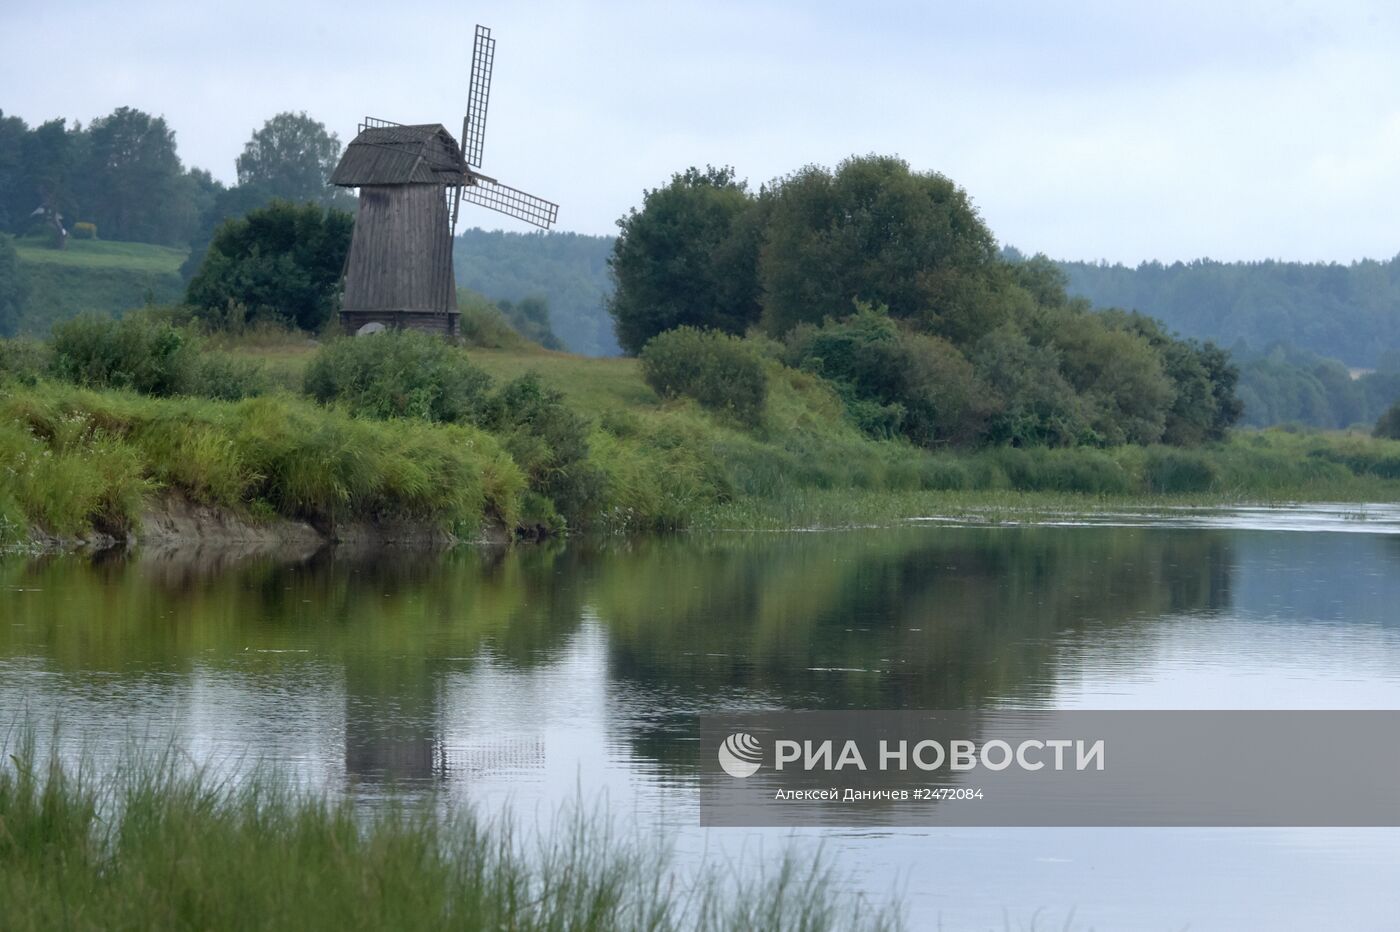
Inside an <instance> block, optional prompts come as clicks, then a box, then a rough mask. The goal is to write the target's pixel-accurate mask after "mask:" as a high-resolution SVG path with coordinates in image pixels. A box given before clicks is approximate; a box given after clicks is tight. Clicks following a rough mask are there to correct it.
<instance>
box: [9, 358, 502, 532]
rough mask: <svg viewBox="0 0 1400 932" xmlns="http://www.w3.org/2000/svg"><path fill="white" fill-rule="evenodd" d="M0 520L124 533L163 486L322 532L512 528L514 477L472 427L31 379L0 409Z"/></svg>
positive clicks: (291, 403)
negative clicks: (389, 525)
mask: <svg viewBox="0 0 1400 932" xmlns="http://www.w3.org/2000/svg"><path fill="white" fill-rule="evenodd" d="M0 475H3V476H4V477H5V482H4V483H3V484H0V515H8V521H9V522H10V525H11V529H10V536H11V537H12V538H13V537H14V536H16V533H17V532H16V531H15V529H14V524H15V523H17V522H19V523H22V524H23V525H25V526H26V528H27V526H37V527H38V528H40V529H41V530H42V531H44V532H47V533H49V534H52V535H55V536H60V537H64V536H79V535H81V534H83V533H84V532H85V531H88V530H99V531H108V532H117V533H121V532H125V531H127V530H130V529H132V528H134V527H135V526H136V525H137V523H138V522H139V519H140V516H141V511H142V508H143V505H144V503H145V501H146V500H147V499H148V497H149V495H150V494H151V493H153V492H156V491H158V490H162V489H164V490H170V491H174V492H177V493H180V494H182V495H184V496H186V497H188V498H189V499H191V500H193V501H195V502H197V503H201V504H207V505H213V506H219V507H223V508H228V509H234V510H240V511H243V512H245V513H247V514H250V515H253V516H257V515H268V514H279V515H283V516H286V517H290V518H297V519H303V520H307V521H310V522H312V523H314V524H317V525H318V526H321V527H323V528H327V529H334V528H335V526H336V525H337V524H338V523H340V522H346V521H378V520H385V519H388V520H402V519H409V520H414V521H419V522H422V523H423V524H425V525H428V526H433V527H437V528H441V529H443V530H452V531H457V532H463V533H467V532H471V531H473V530H475V529H476V528H477V527H479V526H480V525H481V524H482V523H483V522H485V521H490V522H503V523H505V524H507V526H509V525H511V524H513V522H514V521H515V519H516V517H517V514H518V511H519V507H520V496H521V494H522V491H523V489H524V478H523V476H522V475H521V473H520V470H519V469H518V468H516V466H515V464H514V463H513V462H512V461H511V459H510V457H509V455H508V454H506V453H505V452H504V451H503V450H502V449H501V447H500V445H499V444H498V443H497V442H496V440H495V439H494V438H493V437H491V435H489V434H487V433H484V432H483V431H480V430H476V429H474V428H471V427H466V426H458V425H429V424H425V423H420V422H414V421H407V420H397V421H370V420H361V419H356V418H352V417H350V416H349V415H347V414H345V413H342V412H339V411H335V410H327V409H324V408H320V407H318V406H316V405H313V404H311V403H309V402H303V401H298V400H296V399H292V398H288V397H285V396H270V397H264V398H255V399H249V400H246V401H242V402H237V403H226V402H218V401H207V400H199V399H190V398H178V399H158V398H148V397H144V396H139V395H135V394H131V393H127V392H113V391H107V392H96V391H88V390H84V389H78V388H73V387H69V386H61V385H55V384H52V383H41V384H40V385H38V386H35V387H33V388H21V389H18V390H15V391H13V392H12V393H10V394H9V395H8V397H4V398H3V399H0Z"/></svg>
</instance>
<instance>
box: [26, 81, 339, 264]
mask: <svg viewBox="0 0 1400 932" xmlns="http://www.w3.org/2000/svg"><path fill="white" fill-rule="evenodd" d="M340 149H341V145H340V140H339V138H338V137H337V136H336V135H335V134H334V133H331V132H328V131H327V130H326V128H325V126H324V125H323V124H321V123H320V122H318V121H316V120H314V119H312V118H310V117H308V116H307V115H306V114H304V113H280V114H278V115H276V116H274V117H272V118H271V119H269V120H268V121H267V122H266V123H265V124H264V125H263V126H262V127H261V128H259V129H257V130H256V131H254V132H253V134H252V136H251V138H250V139H249V140H248V142H247V144H246V145H245V146H244V149H243V152H242V153H241V154H240V155H239V156H238V159H237V162H236V167H237V171H238V181H237V183H236V184H234V185H232V186H228V185H225V184H224V183H222V182H221V181H219V180H217V179H215V178H214V177H213V176H212V175H211V174H210V173H209V172H208V171H206V170H204V169H202V168H195V167H186V166H185V165H184V163H183V162H182V161H181V159H180V156H179V152H178V149H177V147H176V141H175V131H174V130H173V129H171V128H170V126H169V125H168V124H167V123H166V121H165V118H164V117H160V116H153V115H151V114H149V113H146V112H144V111H142V110H138V109H136V108H134V107H118V108H117V109H116V110H113V111H112V112H111V113H110V114H108V115H106V116H101V117H97V118H96V119H94V120H92V121H91V122H90V123H88V124H87V125H83V124H82V123H81V122H77V121H74V122H72V123H69V121H68V120H67V119H65V118H57V119H52V120H48V121H46V122H43V123H40V124H38V125H36V126H29V125H28V124H27V123H25V121H24V120H22V119H21V118H19V117H17V116H13V115H9V116H7V115H5V113H4V112H3V111H0V230H3V231H4V232H7V233H10V234H13V235H16V236H25V235H33V236H36V237H41V238H45V239H48V240H49V241H51V242H52V243H53V244H54V245H55V246H58V247H62V246H63V245H65V242H66V238H67V237H69V236H86V237H98V238H103V239H112V240H123V241H130V242H141V243H155V244H157V245H163V246H176V247H188V246H191V245H194V246H195V247H196V251H200V250H199V249H198V247H200V246H201V245H203V244H207V243H208V241H209V239H210V238H211V237H212V235H213V230H214V229H215V228H216V227H217V226H218V225H219V223H221V222H222V221H223V220H224V219H227V218H228V217H233V216H241V215H242V214H244V213H246V212H247V211H248V210H249V209H251V208H252V207H258V206H262V205H264V204H267V203H268V202H270V201H271V200H273V199H274V198H284V199H287V200H292V201H306V200H309V201H315V202H317V203H321V204H325V205H330V204H337V203H338V204H342V205H343V204H345V203H349V201H348V196H347V195H345V194H343V193H341V192H339V191H337V190H336V189H330V188H327V187H326V181H327V179H328V178H329V177H330V173H331V171H332V170H333V169H334V168H335V164H336V162H337V160H338V159H339V158H340ZM197 267H198V262H197V261H196V262H195V263H194V264H193V265H192V266H191V269H190V271H191V272H192V271H193V269H195V268H197ZM186 277H188V275H187V276H186Z"/></svg>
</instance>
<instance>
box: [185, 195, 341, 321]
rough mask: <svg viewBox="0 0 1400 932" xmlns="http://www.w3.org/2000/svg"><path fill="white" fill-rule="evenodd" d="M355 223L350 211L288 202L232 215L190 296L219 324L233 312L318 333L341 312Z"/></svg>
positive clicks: (193, 281)
mask: <svg viewBox="0 0 1400 932" xmlns="http://www.w3.org/2000/svg"><path fill="white" fill-rule="evenodd" d="M353 226H354V218H353V217H351V216H350V215H349V214H347V213H345V212H344V211H340V210H335V209H333V208H332V209H329V210H326V209H323V208H321V207H318V206H317V205H315V204H310V203H308V204H290V203H287V202H286V201H274V202H273V203H272V205H271V206H268V207H263V208H259V209H257V210H251V211H249V212H248V214H247V216H246V217H243V218H241V219H237V220H227V221H225V222H224V224H223V225H222V226H221V227H219V229H218V232H216V233H215V234H214V239H213V241H212V242H211V243H210V244H209V251H208V253H207V254H206V255H205V257H204V262H203V264H202V265H201V266H200V268H199V272H198V273H197V274H196V275H195V276H194V278H193V279H191V280H190V286H189V291H188V293H187V299H188V301H189V303H190V304H192V305H194V306H195V307H197V308H199V309H200V313H201V314H202V315H203V316H205V317H206V318H207V319H208V320H210V321H211V322H215V323H217V322H219V321H220V320H223V321H227V319H228V317H229V316H230V310H235V311H237V312H238V313H240V314H245V315H252V316H253V317H255V318H257V319H263V320H265V319H285V320H288V321H290V322H292V323H294V324H295V325H296V326H298V327H300V328H302V329H303V330H316V329H318V328H319V327H321V326H322V325H323V324H325V323H326V322H327V321H328V320H330V319H331V316H332V315H333V313H334V312H335V309H336V303H337V301H338V290H339V286H340V273H341V270H342V269H343V268H344V266H345V256H346V253H347V252H348V251H349V249H350V233H351V229H352V228H353Z"/></svg>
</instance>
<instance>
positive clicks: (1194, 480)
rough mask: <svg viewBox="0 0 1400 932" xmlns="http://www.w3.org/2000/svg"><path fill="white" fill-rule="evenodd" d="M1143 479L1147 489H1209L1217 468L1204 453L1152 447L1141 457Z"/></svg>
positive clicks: (1170, 491) (1207, 490)
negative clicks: (1144, 456) (1142, 458)
mask: <svg viewBox="0 0 1400 932" xmlns="http://www.w3.org/2000/svg"><path fill="white" fill-rule="evenodd" d="M1143 480H1144V482H1145V483H1146V484H1147V489H1148V491H1149V492H1162V493H1168V494H1171V493H1186V492H1209V491H1210V490H1212V489H1213V488H1215V487H1216V485H1217V484H1218V483H1219V481H1220V471H1219V469H1218V468H1217V467H1216V465H1215V463H1214V461H1213V460H1212V459H1211V458H1210V457H1209V456H1207V455H1206V454H1204V453H1199V452H1196V451H1188V450H1172V449H1167V448H1163V447H1152V448H1151V449H1149V450H1148V451H1147V456H1146V458H1145V460H1144V461H1143Z"/></svg>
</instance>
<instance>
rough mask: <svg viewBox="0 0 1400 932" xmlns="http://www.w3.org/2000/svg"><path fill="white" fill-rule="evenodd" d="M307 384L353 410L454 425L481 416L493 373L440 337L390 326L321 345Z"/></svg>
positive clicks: (309, 390)
mask: <svg viewBox="0 0 1400 932" xmlns="http://www.w3.org/2000/svg"><path fill="white" fill-rule="evenodd" d="M303 385H304V390H305V392H306V394H307V395H309V396H311V397H312V398H315V399H316V400H317V401H319V402H321V403H322V404H329V403H331V402H336V403H338V404H340V405H342V406H343V407H344V408H345V409H346V410H347V411H350V412H351V413H353V414H357V415H362V416H365V417H377V418H390V417H411V418H420V419H422V420H425V421H437V422H442V423H449V424H452V423H463V422H476V421H479V420H480V418H481V416H482V414H483V412H484V406H485V403H486V400H487V393H488V392H489V390H490V387H491V377H490V376H488V375H487V374H486V373H484V372H482V371H481V370H480V369H478V368H477V367H476V366H473V365H472V364H471V363H470V362H469V361H468V360H467V355H466V353H464V352H462V351H461V350H460V349H457V348H455V347H453V346H450V345H448V343H447V342H446V341H444V340H442V339H441V338H439V337H435V336H431V335H429V334H426V333H417V332H415V331H411V330H389V331H384V332H382V333H376V334H372V335H368V336H360V337H345V338H342V339H338V340H335V341H333V342H331V343H329V344H327V345H326V346H324V347H322V348H321V349H320V350H318V351H317V353H316V355H315V356H314V357H313V358H312V360H311V362H310V364H309V365H308V366H307V368H306V375H305V379H304V383H303Z"/></svg>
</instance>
